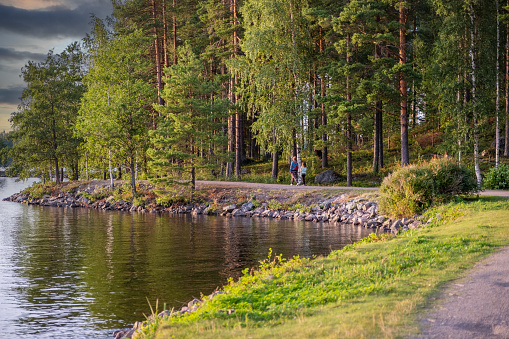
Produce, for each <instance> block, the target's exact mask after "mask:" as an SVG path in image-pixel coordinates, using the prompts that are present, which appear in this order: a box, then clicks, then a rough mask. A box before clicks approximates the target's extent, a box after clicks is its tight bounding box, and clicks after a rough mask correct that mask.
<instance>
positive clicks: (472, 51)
mask: <svg viewBox="0 0 509 339" xmlns="http://www.w3.org/2000/svg"><path fill="white" fill-rule="evenodd" d="M469 5H470V24H471V26H472V27H471V28H470V29H471V30H470V53H469V54H470V58H471V62H472V70H471V72H472V73H471V82H472V105H473V118H474V119H473V124H474V131H473V132H474V170H475V176H476V178H477V188H479V189H480V188H481V183H482V176H481V167H480V164H479V126H478V116H477V115H478V112H477V108H476V104H477V103H476V94H477V93H476V92H477V87H476V86H477V85H476V77H475V73H476V72H475V69H476V62H475V35H476V34H475V12H474V6H473V5H472V2H470V4H469Z"/></svg>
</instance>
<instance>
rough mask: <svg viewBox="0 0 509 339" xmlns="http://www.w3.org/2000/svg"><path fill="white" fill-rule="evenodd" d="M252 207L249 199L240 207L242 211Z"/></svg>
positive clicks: (249, 209)
mask: <svg viewBox="0 0 509 339" xmlns="http://www.w3.org/2000/svg"><path fill="white" fill-rule="evenodd" d="M253 207H254V204H253V202H251V201H248V202H246V203H245V204H243V205H242V207H241V208H240V209H241V210H242V211H243V212H248V211H251V210H252V209H253Z"/></svg>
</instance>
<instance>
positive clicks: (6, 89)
mask: <svg viewBox="0 0 509 339" xmlns="http://www.w3.org/2000/svg"><path fill="white" fill-rule="evenodd" d="M112 11H113V9H112V5H111V1H110V0H0V132H1V131H9V130H10V129H11V127H10V123H9V118H10V116H11V113H13V112H15V111H16V110H17V106H18V104H19V103H20V99H19V98H20V97H21V93H22V92H23V89H24V88H25V83H24V82H23V79H22V78H21V77H20V75H21V68H22V67H23V66H25V65H26V64H27V62H28V61H29V60H32V61H36V62H38V61H43V60H44V59H45V58H46V56H47V54H48V52H49V51H50V50H53V51H54V53H61V52H62V51H63V50H64V49H65V47H66V46H68V45H69V44H71V43H72V42H74V41H79V40H81V39H82V38H84V37H85V35H86V34H87V33H89V32H90V30H91V26H90V25H89V23H90V20H91V15H92V14H93V15H95V16H97V17H99V18H101V19H104V18H106V16H108V15H111V13H112Z"/></svg>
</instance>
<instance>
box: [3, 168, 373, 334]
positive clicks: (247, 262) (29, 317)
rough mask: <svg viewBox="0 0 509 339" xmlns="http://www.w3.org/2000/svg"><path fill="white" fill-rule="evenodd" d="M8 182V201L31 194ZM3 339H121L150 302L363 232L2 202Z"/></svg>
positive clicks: (191, 293) (187, 294) (338, 244)
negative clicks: (121, 331)
mask: <svg viewBox="0 0 509 339" xmlns="http://www.w3.org/2000/svg"><path fill="white" fill-rule="evenodd" d="M33 181H34V180H30V181H29V182H15V180H14V179H12V178H0V198H1V199H3V198H5V197H7V196H10V195H11V194H13V193H16V192H19V191H20V190H21V189H23V188H25V187H27V186H29V185H30V184H31V183H32V182H33ZM0 232H1V233H0V334H1V336H2V337H3V338H111V333H112V332H113V330H114V329H118V328H124V327H130V326H132V324H133V323H134V322H135V321H137V320H143V319H145V318H144V315H143V314H147V315H148V314H150V307H149V305H148V302H147V298H148V299H149V301H150V303H151V304H152V305H153V306H154V307H155V303H156V300H157V299H158V300H159V310H161V309H162V306H163V304H164V303H166V304H167V305H168V307H179V306H182V305H183V304H184V303H187V302H188V301H190V300H191V299H192V298H193V297H199V296H200V293H203V294H209V293H211V292H212V291H213V290H215V289H216V287H218V286H221V285H223V284H224V283H225V282H226V281H227V279H228V277H235V278H238V277H239V276H240V274H241V271H242V269H244V268H246V267H252V266H256V265H257V264H258V262H259V261H260V260H263V259H265V258H266V257H267V255H268V252H269V249H270V248H272V249H273V253H276V254H283V257H285V258H291V257H293V256H295V255H300V256H303V257H311V256H313V255H323V254H327V253H329V252H330V250H331V249H339V248H342V247H343V246H344V245H346V244H349V243H351V242H352V241H356V240H358V239H360V238H362V237H365V236H367V235H368V234H369V231H368V230H366V229H363V228H358V227H350V226H331V225H329V224H322V223H309V222H300V221H274V220H268V219H251V218H223V217H212V216H210V217H209V216H190V215H179V216H161V215H155V214H130V213H122V212H111V211H108V212H103V211H97V210H89V209H64V208H58V207H38V206H26V205H21V204H17V203H12V202H5V201H0Z"/></svg>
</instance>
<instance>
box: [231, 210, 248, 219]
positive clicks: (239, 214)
mask: <svg viewBox="0 0 509 339" xmlns="http://www.w3.org/2000/svg"><path fill="white" fill-rule="evenodd" d="M245 215H246V213H244V212H243V211H242V210H241V209H235V210H233V212H232V216H233V217H243V216H245Z"/></svg>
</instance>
